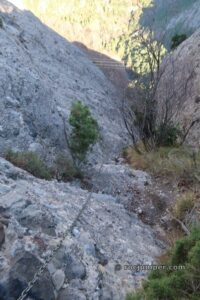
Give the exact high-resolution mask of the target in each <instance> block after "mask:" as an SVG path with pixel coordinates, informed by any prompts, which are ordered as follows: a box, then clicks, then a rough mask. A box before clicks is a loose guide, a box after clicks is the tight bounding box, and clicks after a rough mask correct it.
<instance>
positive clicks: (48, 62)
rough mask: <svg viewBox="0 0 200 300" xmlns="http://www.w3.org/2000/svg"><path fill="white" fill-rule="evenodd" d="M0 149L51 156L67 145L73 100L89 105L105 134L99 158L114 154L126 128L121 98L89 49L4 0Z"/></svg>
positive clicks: (0, 31)
mask: <svg viewBox="0 0 200 300" xmlns="http://www.w3.org/2000/svg"><path fill="white" fill-rule="evenodd" d="M0 12H1V18H2V20H3V28H1V29H0V43H1V53H0V64H1V74H0V93H1V102H0V111H1V115H0V153H3V152H5V151H6V150H7V149H8V148H10V147H13V148H15V149H19V150H34V151H36V152H38V153H39V154H41V155H43V156H46V157H48V159H50V158H51V157H53V156H54V154H55V153H58V152H61V151H64V150H65V149H66V148H67V146H66V141H65V134H64V126H63V119H64V121H65V122H66V127H67V128H68V129H69V126H68V123H67V120H68V116H69V112H70V108H71V105H72V103H73V102H74V101H76V100H77V99H78V100H81V101H83V102H84V103H85V104H87V105H89V107H90V109H91V111H92V114H93V115H94V117H95V118H96V119H97V121H98V123H99V126H100V129H101V135H102V141H101V145H100V146H97V147H96V152H95V157H94V158H95V159H96V160H99V159H100V158H101V157H102V156H104V157H106V158H109V157H113V155H115V154H116V153H118V152H119V151H120V149H122V147H123V144H124V143H125V140H126V132H125V129H124V128H123V122H122V119H121V114H120V110H119V108H120V103H121V99H120V97H119V96H118V93H117V91H116V89H115V88H114V86H113V85H112V84H111V83H110V82H109V81H108V79H107V78H106V77H105V76H104V74H103V73H102V72H101V71H100V70H99V69H98V68H97V67H96V66H95V64H93V63H92V62H91V61H90V60H89V59H88V58H87V57H86V55H85V54H84V53H83V52H82V51H80V50H79V49H78V48H76V47H75V46H74V45H72V44H70V43H69V42H68V41H67V40H65V39H63V38H62V37H60V36H59V35H58V34H56V33H55V32H53V31H52V30H51V29H49V28H47V27H46V26H45V25H43V24H42V23H41V22H40V21H39V20H38V19H37V18H36V17H34V16H33V15H32V14H31V13H29V12H26V11H20V10H18V9H17V8H15V7H14V6H13V5H11V4H9V3H8V2H6V1H0Z"/></svg>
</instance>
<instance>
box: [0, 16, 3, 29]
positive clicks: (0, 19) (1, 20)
mask: <svg viewBox="0 0 200 300" xmlns="http://www.w3.org/2000/svg"><path fill="white" fill-rule="evenodd" d="M0 28H3V19H2V18H1V17H0Z"/></svg>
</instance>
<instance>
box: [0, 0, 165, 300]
mask: <svg viewBox="0 0 200 300" xmlns="http://www.w3.org/2000/svg"><path fill="white" fill-rule="evenodd" d="M0 11H1V18H2V20H3V28H0V42H1V49H0V64H1V70H2V71H1V74H0V97H1V98H0V99H1V101H0V112H1V114H0V155H1V154H3V153H4V152H5V151H6V150H7V149H8V148H9V147H12V148H14V149H16V150H33V151H35V152H37V153H38V154H40V155H41V156H43V157H44V158H45V159H46V160H50V161H51V160H52V159H53V158H54V157H55V156H56V155H57V154H58V153H59V152H63V151H65V149H66V151H67V148H66V142H65V135H64V125H63V118H62V117H64V119H65V120H66V125H67V117H68V115H69V112H70V107H71V104H72V103H73V102H74V101H75V100H76V99H80V100H82V101H83V102H84V103H86V104H87V105H89V107H90V109H91V111H92V113H93V115H94V116H95V118H96V119H97V121H98V123H99V125H100V129H101V136H102V140H101V142H100V143H99V144H98V145H97V146H96V147H95V148H94V150H93V153H92V154H91V156H90V158H89V160H90V166H91V171H90V172H91V173H90V172H88V174H87V175H88V176H90V177H92V180H91V182H90V184H91V185H92V188H93V190H92V191H93V193H92V198H91V201H90V203H89V205H88V207H87V208H86V210H85V211H84V213H83V214H82V215H81V217H80V219H79V220H78V222H77V223H76V224H75V225H76V226H75V227H74V228H73V232H72V233H70V234H69V235H68V236H67V238H66V239H65V241H64V244H63V246H62V247H61V249H60V250H59V251H58V252H57V253H56V255H55V257H54V258H53V260H52V261H51V262H50V263H49V264H48V268H47V270H46V271H45V273H44V274H43V276H42V278H41V279H40V280H39V281H38V282H37V283H36V284H35V285H34V287H33V288H32V289H31V291H30V293H29V297H28V298H27V299H29V300H47V299H48V300H51V299H52V300H62V299H63V300H66V299H68V300H85V299H88V300H109V299H110V300H122V299H123V298H124V296H125V294H126V292H127V290H129V289H133V288H134V287H136V286H137V285H138V284H139V283H140V282H141V279H142V278H143V277H144V276H145V272H134V271H127V270H124V269H123V266H124V265H125V264H131V265H137V264H150V263H151V262H152V261H155V259H156V257H157V256H158V255H159V254H160V253H161V251H162V250H163V245H162V243H161V242H160V241H159V240H158V239H157V237H156V235H155V232H154V231H153V229H152V228H151V227H149V226H147V225H145V224H143V223H142V222H141V221H140V220H139V219H138V217H137V215H136V214H134V213H130V212H128V210H126V209H125V205H126V204H127V202H128V201H129V199H130V198H131V201H134V199H133V198H134V195H133V193H132V189H131V188H130V187H133V186H135V187H136V188H137V189H140V190H143V189H144V188H145V185H146V182H147V181H148V182H149V184H150V179H149V177H148V175H147V174H145V173H143V172H138V171H132V170H131V169H130V168H129V167H128V166H126V165H122V164H120V163H116V162H114V161H113V160H112V159H113V158H114V157H115V156H116V155H119V153H120V151H121V149H122V147H123V146H124V145H125V144H126V143H127V135H126V131H125V129H124V127H123V126H122V123H121V121H120V120H121V115H120V110H119V108H120V100H121V99H120V97H119V95H118V93H117V91H116V90H115V88H114V86H113V85H112V84H111V83H110V82H109V81H108V79H107V78H106V77H105V76H104V74H103V73H102V72H101V71H100V70H99V69H98V68H97V67H96V66H95V65H94V64H92V62H91V61H89V60H88V59H87V57H86V55H85V54H83V52H81V51H80V50H78V49H77V48H76V47H75V46H73V45H71V44H70V43H69V42H67V41H66V40H64V39H63V38H61V37H60V36H59V35H57V34H56V33H54V32H53V31H52V30H50V29H48V28H47V27H46V26H45V25H43V24H42V23H41V22H40V21H39V20H38V19H37V18H35V17H34V16H33V15H32V14H31V13H29V12H24V11H23V12H22V11H20V10H18V9H16V8H15V7H14V6H13V5H11V4H9V3H8V2H6V1H0ZM67 127H68V126H67ZM67 129H68V128H67ZM101 162H103V168H102V170H101V173H98V169H99V165H100V164H101ZM96 163H97V164H96ZM89 195H90V192H89V191H87V190H84V189H82V188H80V184H79V183H78V182H73V183H58V182H57V181H55V180H53V181H44V180H39V179H36V178H34V177H33V176H31V175H30V174H28V173H27V172H25V171H23V170H20V169H18V168H16V167H14V166H13V165H12V164H10V163H9V162H7V161H6V160H4V159H3V158H0V299H1V300H16V299H17V298H18V296H19V295H20V293H21V291H22V290H23V289H24V288H25V287H26V286H27V282H28V281H29V280H31V279H32V278H33V276H34V274H35V272H36V271H37V270H38V268H39V267H40V266H41V264H42V263H43V262H44V260H45V257H47V256H48V254H49V253H50V252H51V250H52V249H53V248H54V247H55V245H57V243H58V242H59V241H60V236H61V233H62V232H63V231H65V230H66V229H68V228H69V226H70V225H71V224H72V222H73V221H74V219H75V218H76V216H77V214H78V213H79V211H80V209H81V207H82V205H83V204H84V203H85V202H86V201H87V199H88V197H89ZM118 264H120V265H121V266H122V269H120V268H119V266H118Z"/></svg>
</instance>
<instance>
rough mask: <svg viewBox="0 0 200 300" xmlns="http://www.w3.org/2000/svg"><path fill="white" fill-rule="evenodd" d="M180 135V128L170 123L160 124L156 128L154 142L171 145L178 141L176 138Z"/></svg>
mask: <svg viewBox="0 0 200 300" xmlns="http://www.w3.org/2000/svg"><path fill="white" fill-rule="evenodd" d="M180 136H182V132H181V130H180V129H179V128H178V127H177V126H175V125H174V124H172V123H169V124H160V125H159V127H158V128H157V129H156V143H157V146H159V147H160V146H161V147H172V146H175V145H176V144H177V142H178V138H179V137H180Z"/></svg>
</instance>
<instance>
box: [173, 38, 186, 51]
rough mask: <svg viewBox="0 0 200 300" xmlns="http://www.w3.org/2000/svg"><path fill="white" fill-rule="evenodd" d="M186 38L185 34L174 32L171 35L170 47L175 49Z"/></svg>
mask: <svg viewBox="0 0 200 300" xmlns="http://www.w3.org/2000/svg"><path fill="white" fill-rule="evenodd" d="M186 39H187V35H186V34H176V35H174V36H173V37H172V41H171V49H172V50H174V49H176V48H177V47H178V46H179V45H180V44H181V43H182V42H184V41H185V40H186Z"/></svg>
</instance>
